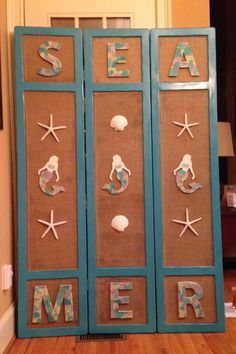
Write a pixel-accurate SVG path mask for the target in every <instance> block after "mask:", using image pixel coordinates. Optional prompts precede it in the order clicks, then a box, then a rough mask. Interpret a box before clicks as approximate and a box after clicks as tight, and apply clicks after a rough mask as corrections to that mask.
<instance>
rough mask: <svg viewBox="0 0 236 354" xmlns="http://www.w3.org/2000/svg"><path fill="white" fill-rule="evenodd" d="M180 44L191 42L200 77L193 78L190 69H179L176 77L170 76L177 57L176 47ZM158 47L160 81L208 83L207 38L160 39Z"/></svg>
mask: <svg viewBox="0 0 236 354" xmlns="http://www.w3.org/2000/svg"><path fill="white" fill-rule="evenodd" d="M179 42H189V44H190V47H191V49H192V52H193V56H194V59H195V61H196V64H197V67H198V70H199V74H200V75H199V76H191V74H190V72H189V69H188V68H181V69H179V72H178V75H177V76H176V77H170V76H169V71H170V68H171V65H172V62H173V59H174V57H175V51H176V47H177V44H178V43H179ZM158 45H159V65H160V70H159V71H160V81H168V82H181V81H183V82H185V81H208V49H207V46H208V38H207V36H183V37H160V38H159V44H158Z"/></svg>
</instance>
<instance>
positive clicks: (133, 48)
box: [92, 37, 142, 83]
mask: <svg viewBox="0 0 236 354" xmlns="http://www.w3.org/2000/svg"><path fill="white" fill-rule="evenodd" d="M111 42H125V43H129V49H127V50H117V51H116V53H117V55H122V56H125V57H126V63H123V64H117V66H116V67H117V69H118V70H126V69H129V70H130V75H129V77H108V76H107V43H111ZM92 46H93V47H92V63H93V64H92V65H93V81H94V82H109V83H114V82H140V81H141V80H142V69H141V67H142V64H141V39H140V38H139V37H94V38H93V42H92Z"/></svg>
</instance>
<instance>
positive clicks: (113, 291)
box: [110, 281, 133, 319]
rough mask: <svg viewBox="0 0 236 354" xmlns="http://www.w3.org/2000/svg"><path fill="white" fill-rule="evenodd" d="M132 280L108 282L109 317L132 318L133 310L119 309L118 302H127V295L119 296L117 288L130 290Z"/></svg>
mask: <svg viewBox="0 0 236 354" xmlns="http://www.w3.org/2000/svg"><path fill="white" fill-rule="evenodd" d="M131 289H132V282H128V281H127V282H112V283H110V299H111V316H110V317H111V318H120V319H125V318H133V311H121V310H119V305H120V304H128V303H129V296H120V295H119V290H131Z"/></svg>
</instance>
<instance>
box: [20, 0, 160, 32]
mask: <svg viewBox="0 0 236 354" xmlns="http://www.w3.org/2000/svg"><path fill="white" fill-rule="evenodd" d="M145 7H146V8H145V11H143V3H142V2H140V1H135V0H129V1H125V0H120V1H119V2H114V1H112V2H110V1H107V0H100V1H77V0H70V2H67V3H66V2H64V1H56V0H51V1H46V0H42V1H40V2H37V3H36V2H35V1H33V0H26V1H25V25H26V26H44V27H45V26H51V21H50V18H51V17H52V18H60V17H64V18H66V17H74V18H77V19H78V18H83V17H86V18H89V17H91V18H93V17H95V18H99V17H104V23H103V26H102V27H103V28H106V27H107V28H109V27H111V25H112V26H114V20H113V18H117V17H118V18H119V17H121V18H122V19H124V18H128V19H130V24H131V27H132V28H152V27H156V0H147V1H146V2H145ZM111 19H112V20H111ZM76 21H77V20H76ZM76 21H75V24H76ZM128 22H129V21H128ZM126 26H127V21H125V22H123V21H122V23H119V27H126ZM76 27H77V26H76ZM92 27H93V26H92ZM87 28H88V27H87Z"/></svg>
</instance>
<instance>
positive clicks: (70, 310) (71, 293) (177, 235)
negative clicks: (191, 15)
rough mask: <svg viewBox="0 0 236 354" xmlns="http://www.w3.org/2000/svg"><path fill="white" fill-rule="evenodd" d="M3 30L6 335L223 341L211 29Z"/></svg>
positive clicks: (212, 38)
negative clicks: (9, 285) (8, 177)
mask: <svg viewBox="0 0 236 354" xmlns="http://www.w3.org/2000/svg"><path fill="white" fill-rule="evenodd" d="M83 37H84V38H83V42H82V32H81V31H80V30H78V29H68V28H36V27H35V28H33V27H17V28H16V30H15V68H16V125H17V161H18V269H19V273H18V335H19V336H21V337H34V336H52V335H75V334H85V333H88V332H89V333H123V332H127V333H132V332H155V331H159V332H204V331H223V330H224V308H223V280H222V255H221V240H220V218H219V203H218V200H219V193H218V187H219V186H218V161H217V114H216V112H217V109H216V82H215V80H216V78H215V47H214V30H213V29H209V28H208V29H199V28H198V29H168V30H167V29H165V30H164V29H154V30H151V31H149V30H136V29H134V30H118V29H117V30H85V31H84V33H83Z"/></svg>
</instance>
